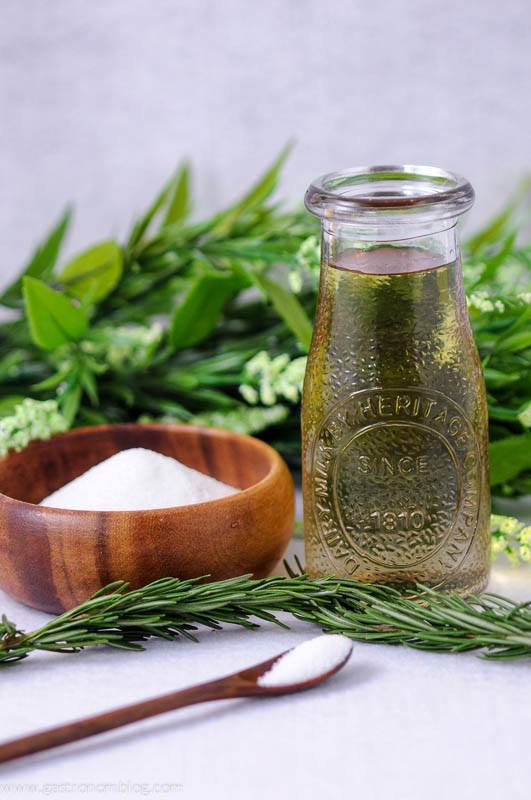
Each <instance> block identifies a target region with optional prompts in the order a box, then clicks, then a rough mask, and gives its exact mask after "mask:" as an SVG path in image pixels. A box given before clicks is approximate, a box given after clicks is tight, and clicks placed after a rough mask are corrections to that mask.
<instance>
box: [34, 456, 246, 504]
mask: <svg viewBox="0 0 531 800" xmlns="http://www.w3.org/2000/svg"><path fill="white" fill-rule="evenodd" d="M238 491H239V489H235V488H234V487H233V486H228V485H227V484H226V483H221V481H217V480H216V479H215V478H211V477H210V476H209V475H203V473H202V472H198V471H197V470H195V469H191V468H190V467H187V466H185V465H184V464H181V462H180V461H177V460H176V459H175V458H169V457H168V456H163V455H162V454H161V453H156V452H155V451H153V450H146V449H145V448H143V447H133V448H131V449H130V450H122V451H121V452H120V453H116V454H115V455H114V456H111V457H110V458H107V459H106V460H105V461H102V462H101V463H100V464H96V465H95V466H94V467H92V468H91V469H89V470H87V472H85V473H83V475H80V476H79V477H78V478H75V479H74V480H73V481H70V483H67V484H65V486H62V487H61V488H60V489H58V490H57V491H56V492H53V494H51V495H49V496H48V497H45V498H44V500H42V501H41V504H40V505H41V506H51V507H52V508H70V509H74V510H76V511H140V510H146V509H150V508H151V509H153V508H170V507H172V506H184V505H190V504H193V503H204V502H205V501H207V500H215V499H216V498H219V497H226V496H227V495H229V494H235V493H236V492H238Z"/></svg>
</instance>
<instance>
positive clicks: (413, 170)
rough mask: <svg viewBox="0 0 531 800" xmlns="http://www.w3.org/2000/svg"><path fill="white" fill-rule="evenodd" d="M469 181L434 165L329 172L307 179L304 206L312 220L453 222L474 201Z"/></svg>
mask: <svg viewBox="0 0 531 800" xmlns="http://www.w3.org/2000/svg"><path fill="white" fill-rule="evenodd" d="M474 197H475V195H474V189H473V188H472V185H471V184H470V182H469V181H468V180H467V179H466V178H463V177H462V176H461V175H457V174H455V173H453V172H448V171H447V170H443V169H440V168H439V167H432V166H423V165H414V164H391V165H378V166H372V167H366V166H365V167H354V168H352V169H345V170H340V171H337V172H329V173H327V174H326V175H322V176H321V177H319V178H317V179H316V180H314V181H312V183H311V184H310V186H309V187H308V190H307V191H306V195H305V198H304V202H305V205H306V208H307V209H308V211H311V212H312V214H316V215H317V216H318V217H326V218H330V219H342V220H344V221H348V220H352V221H355V222H358V223H359V222H361V223H363V221H364V219H366V220H367V221H370V222H371V223H374V222H375V221H376V219H378V218H380V219H381V220H382V221H385V222H386V223H392V222H397V223H400V224H403V223H407V222H408V221H411V222H419V221H420V219H419V218H420V217H422V219H424V220H429V219H432V220H436V219H437V220H442V219H449V218H456V217H458V216H460V215H461V214H464V213H465V212H466V211H468V210H469V209H470V207H471V206H472V204H473V202H474Z"/></svg>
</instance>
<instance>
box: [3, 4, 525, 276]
mask: <svg viewBox="0 0 531 800" xmlns="http://www.w3.org/2000/svg"><path fill="white" fill-rule="evenodd" d="M0 17H1V19H0V38H1V45H2V48H1V55H0V93H1V94H0V112H1V115H2V116H1V124H0V191H1V194H0V220H1V223H0V225H1V231H2V233H1V237H0V282H1V283H3V282H5V280H6V279H7V277H8V276H9V275H12V274H13V272H14V271H16V270H17V269H18V268H19V267H20V265H21V263H22V262H23V260H24V258H25V257H26V255H27V253H28V251H29V249H30V247H31V246H32V245H33V244H34V243H35V241H36V240H38V238H39V236H40V235H42V233H43V232H44V231H45V230H46V229H47V227H48V226H49V225H50V223H51V222H52V221H53V219H54V218H55V217H57V215H58V214H59V212H60V211H61V209H62V208H63V207H64V205H65V204H66V202H67V201H72V202H73V203H74V204H75V206H76V210H77V213H76V226H75V231H74V234H73V235H72V236H71V237H70V242H69V249H70V250H72V249H75V248H79V247H80V246H83V245H85V244H90V243H91V242H93V241H94V240H96V239H97V238H103V237H105V236H108V235H109V234H113V233H114V234H118V235H120V234H122V233H123V232H124V230H125V229H126V228H127V226H128V224H129V223H130V221H131V219H132V217H133V215H134V213H135V212H138V211H140V210H141V209H142V208H143V206H144V205H145V204H146V203H147V201H149V199H150V198H151V196H152V194H153V193H154V192H155V191H156V190H157V188H158V186H159V185H160V184H161V183H162V182H163V181H164V179H165V178H166V176H167V175H168V174H169V173H170V171H171V170H172V169H173V167H174V165H175V164H176V162H177V161H178V160H179V159H180V158H181V157H183V156H188V157H190V158H191V160H192V161H193V164H194V167H195V178H196V213H197V214H198V215H200V214H202V213H206V212H207V211H210V210H212V209H214V208H215V207H217V206H218V205H219V204H221V203H225V202H227V201H229V200H231V199H232V198H233V197H234V196H235V195H237V194H238V192H240V191H241V190H242V189H244V188H245V187H246V186H247V185H248V184H249V182H250V181H251V179H252V178H253V177H254V176H256V174H257V173H258V172H259V171H260V170H261V169H262V168H263V167H264V166H265V165H266V164H267V163H268V162H269V161H270V160H271V159H272V158H273V157H274V156H275V154H276V153H277V152H278V151H279V150H280V148H281V147H282V146H283V144H285V142H286V141H287V140H288V139H290V138H295V139H296V140H297V142H298V144H297V147H296V149H295V152H294V154H293V156H292V158H291V160H290V162H289V164H288V166H287V168H286V170H285V176H284V179H283V183H282V194H283V195H284V196H285V197H286V198H287V199H289V200H293V201H295V200H297V199H299V198H300V197H301V195H302V193H303V191H304V189H305V187H306V185H307V183H308V181H309V180H310V179H311V178H312V177H314V176H315V175H317V174H319V173H321V172H324V171H328V170H330V169H335V168H339V167H344V166H348V165H355V164H360V163H377V162H380V163H381V162H385V161H387V162H388V161H410V162H411V161H413V162H415V161H416V162H420V163H433V164H438V165H441V166H445V167H447V168H450V169H454V170H456V171H460V172H463V173H464V174H466V175H467V177H469V178H470V179H471V180H472V181H473V182H474V184H475V186H476V189H477V191H478V203H477V206H476V209H475V211H474V212H473V214H474V216H473V218H472V224H473V223H474V222H477V221H480V220H481V219H484V218H485V217H486V215H487V214H489V213H490V212H492V211H493V210H494V209H495V208H496V207H497V206H498V205H499V204H500V203H501V202H502V201H503V199H504V198H505V197H506V195H507V193H508V192H509V191H510V188H511V187H512V186H513V185H514V183H515V182H516V180H517V178H518V177H519V176H520V175H521V173H522V172H523V171H525V170H527V169H529V167H530V165H531V141H530V136H529V125H530V121H531V91H530V90H531V85H530V83H531V82H530V78H531V57H530V49H531V37H530V33H531V3H530V2H529V0H507V2H505V3H500V2H499V0H467V2H463V1H462V0H459V1H458V2H456V0H449V1H447V2H444V3H441V2H438V1H437V2H432V0H388V1H387V2H386V1H385V0H351V1H350V2H346V1H344V0H333V2H329V3H323V2H322V1H321V2H316V1H315V0H308V1H307V2H304V1H303V0H262V1H261V2H254V0H223V2H221V0H220V1H219V2H215V1H214V0H194V2H183V1H182V0H151V1H149V0H108V1H107V2H104V0H93V1H92V2H89V0H12V1H11V2H9V0H1V3H0Z"/></svg>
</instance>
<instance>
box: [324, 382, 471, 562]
mask: <svg viewBox="0 0 531 800" xmlns="http://www.w3.org/2000/svg"><path fill="white" fill-rule="evenodd" d="M313 459H314V463H315V464H316V470H315V473H314V474H315V478H314V493H313V495H314V509H313V512H314V517H315V521H316V525H317V529H318V531H319V535H320V538H321V540H322V542H323V544H324V546H325V548H326V550H327V552H328V554H329V556H330V558H331V560H332V562H334V561H340V562H341V563H342V564H343V566H344V567H346V569H347V571H348V573H349V574H351V575H354V574H355V573H356V572H357V570H358V569H359V568H360V566H363V565H366V564H370V565H371V568H372V569H373V570H376V571H378V572H382V573H384V572H388V571H389V570H398V571H407V570H408V569H409V568H412V567H416V568H417V572H418V567H419V565H422V564H423V563H425V562H430V563H431V562H432V560H433V559H436V561H437V564H438V565H439V566H444V567H445V568H446V569H447V570H450V571H451V570H452V569H454V568H456V567H457V566H458V565H459V563H460V562H461V561H462V559H463V558H464V556H465V555H466V552H467V549H468V546H469V544H470V541H471V539H472V536H473V534H474V530H475V525H476V521H477V515H478V511H479V497H480V488H481V487H480V472H479V470H478V449H477V443H476V440H475V436H474V433H473V429H472V426H471V425H470V423H469V421H468V420H467V419H466V417H465V415H464V414H463V412H462V410H461V409H460V408H459V407H458V406H457V405H456V404H455V403H454V402H453V401H452V400H450V399H449V398H447V397H445V396H444V395H442V394H440V393H439V392H437V391H426V390H420V389H386V390H380V389H370V390H366V391H361V392H355V393H354V394H351V395H349V396H348V397H347V398H345V399H343V400H342V401H341V402H339V403H338V404H337V405H336V406H335V407H334V408H333V409H332V411H331V412H330V413H329V414H328V416H327V417H326V419H325V421H324V423H323V425H322V427H321V429H320V431H319V433H318V435H317V438H316V440H315V442H314V449H313Z"/></svg>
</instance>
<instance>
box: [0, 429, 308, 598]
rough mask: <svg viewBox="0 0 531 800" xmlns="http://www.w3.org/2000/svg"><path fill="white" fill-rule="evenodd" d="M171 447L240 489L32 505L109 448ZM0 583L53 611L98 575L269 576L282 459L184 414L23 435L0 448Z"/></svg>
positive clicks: (284, 522)
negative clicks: (81, 507)
mask: <svg viewBox="0 0 531 800" xmlns="http://www.w3.org/2000/svg"><path fill="white" fill-rule="evenodd" d="M130 447H145V448H149V449H151V450H156V451H158V452H160V453H163V454H164V455H167V456H173V457H174V458H177V459H178V460H179V461H182V462H183V463H184V464H186V465H187V466H189V467H193V468H194V469H197V470H199V471H201V472H204V473H206V474H208V475H212V476H213V477H214V478H217V479H218V480H221V481H223V482H225V483H228V484H230V485H232V486H236V487H238V488H240V489H243V490H245V491H242V492H239V493H237V494H234V495H230V496H229V497H224V498H221V499H219V500H211V501H209V502H208V503H200V504H197V505H191V506H181V507H175V508H166V509H154V510H147V511H101V512H98V511H70V510H63V509H54V508H48V507H44V506H39V505H36V504H38V503H39V502H40V501H41V500H42V499H43V498H44V497H47V496H48V495H49V494H51V493H52V492H54V491H55V490H56V489H58V488H59V487H61V486H63V485H64V484H65V483H67V482H68V481H71V480H73V479H74V478H76V477H78V476H79V475H81V474H82V473H83V472H85V471H86V470H87V469H89V468H90V467H93V466H94V465H95V464H98V463H99V462H100V461H103V460H104V459H106V458H109V457H110V456H112V455H114V454H115V453H117V452H119V451H120V450H125V449H127V448H130ZM0 493H1V494H0V588H2V589H4V590H5V591H6V592H8V593H9V594H10V595H12V596H13V597H15V598H16V599H17V600H21V601H22V602H24V603H26V604H28V605H30V606H33V607H35V608H39V609H42V610H43V611H50V612H53V613H57V612H60V611H62V610H64V609H68V608H71V607H72V606H74V605H76V604H77V603H79V602H81V601H82V600H85V599H86V598H87V597H88V596H89V595H91V594H92V593H93V592H95V591H96V590H97V589H100V588H101V587H102V586H104V585H105V584H107V583H110V582H111V581H115V580H127V581H130V582H131V586H132V588H134V587H138V586H141V585H143V584H145V583H148V582H149V581H152V580H155V579H157V578H161V577H166V576H173V577H179V578H191V577H197V576H202V575H210V576H211V578H212V579H213V580H219V579H222V578H228V577H233V576H236V575H242V574H245V573H252V574H253V575H254V576H255V577H265V576H266V575H269V574H270V572H271V570H272V569H273V567H274V566H275V565H276V564H277V563H278V561H279V559H280V558H281V557H282V555H283V553H284V551H285V549H286V546H287V543H288V541H289V538H290V535H291V531H292V528H293V519H294V490H293V482H292V479H291V476H290V474H289V470H288V468H287V466H286V464H285V463H284V461H283V460H282V458H281V457H280V456H279V455H278V453H276V452H275V451H274V450H273V449H272V448H271V447H269V446H268V445H266V444H264V442H261V441H259V440H258V439H254V438H252V437H250V436H242V435H240V434H234V433H230V432H228V431H221V430H216V429H213V428H199V427H196V426H192V425H157V424H153V425H102V426H97V427H93V428H77V429H75V430H72V431H69V432H68V433H65V434H60V435H59V436H55V437H54V438H53V439H50V440H49V441H43V442H33V443H32V444H30V445H29V446H28V447H27V448H26V449H25V450H23V451H22V452H20V453H10V454H8V455H7V456H5V457H4V458H3V459H0Z"/></svg>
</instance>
